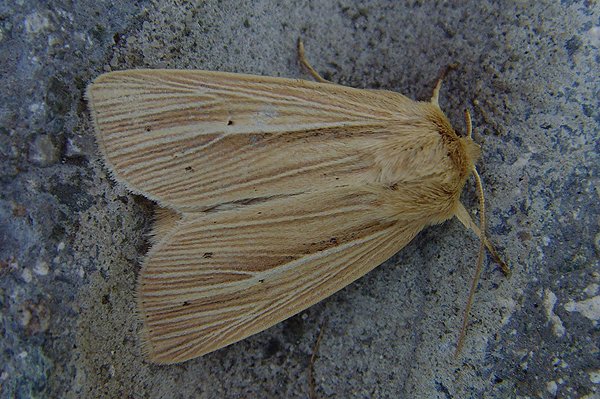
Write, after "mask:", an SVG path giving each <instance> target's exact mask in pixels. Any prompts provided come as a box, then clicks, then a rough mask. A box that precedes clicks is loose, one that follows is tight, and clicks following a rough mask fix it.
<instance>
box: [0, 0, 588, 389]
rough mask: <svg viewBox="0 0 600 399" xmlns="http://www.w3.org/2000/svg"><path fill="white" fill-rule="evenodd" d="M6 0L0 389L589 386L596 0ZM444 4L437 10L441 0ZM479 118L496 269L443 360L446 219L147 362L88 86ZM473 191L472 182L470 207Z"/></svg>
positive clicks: (450, 254) (0, 11)
mask: <svg viewBox="0 0 600 399" xmlns="http://www.w3.org/2000/svg"><path fill="white" fill-rule="evenodd" d="M238 3H241V2H237V1H235V2H234V1H212V0H209V1H205V2H198V3H188V2H183V1H174V0H172V1H155V2H150V1H137V2H123V4H121V2H109V1H103V0H94V1H91V0H83V1H78V2H71V1H66V0H63V1H58V0H57V1H51V2H45V1H39V0H36V1H24V0H15V1H10V2H3V3H0V73H1V76H2V85H0V95H1V99H0V159H1V162H0V181H1V184H2V186H1V191H0V220H1V224H0V305H1V307H2V324H1V331H2V335H3V338H2V340H1V341H0V394H1V396H2V397H6V398H12V397H15V398H28V397H53V398H54V397H64V398H82V397H86V398H88V397H90V398H91V397H98V398H190V397H198V398H267V397H272V398H283V397H289V398H296V397H298V398H300V397H307V395H308V380H307V369H308V364H309V359H310V356H311V353H312V347H313V345H314V342H315V339H316V337H317V334H318V331H319V326H320V325H321V323H322V322H323V320H325V319H326V320H327V323H326V325H325V327H324V328H325V330H324V335H323V339H322V342H321V346H320V351H319V357H318V359H317V361H316V363H315V380H316V392H317V395H318V397H322V398H484V397H485V398H598V397H599V395H600V353H599V345H600V327H599V319H600V289H599V287H600V269H599V268H598V259H599V255H600V228H599V223H600V218H599V208H600V205H599V204H600V201H599V187H600V185H599V180H598V169H599V167H598V166H599V159H598V158H599V156H598V154H599V153H600V151H599V148H598V147H599V133H598V132H599V131H600V118H599V113H598V109H599V88H600V79H599V71H600V68H599V65H598V64H599V62H600V55H599V53H598V47H599V46H600V26H599V22H598V21H599V17H600V7H599V6H598V2H596V1H592V0H587V1H566V0H565V1H561V2H557V1H552V0H545V1H540V2H520V1H514V2H511V1H504V2H493V1H485V0H484V1H466V2H459V1H447V2H423V1H406V2H390V1H376V0H372V1H364V2H352V1H345V0H341V1H331V2H326V1H292V2H281V1H273V0H263V1H255V2H248V3H252V4H247V5H239V4H238ZM434 3H437V5H435V4H434ZM298 36H301V37H303V38H304V40H305V43H306V49H307V53H308V57H309V59H311V60H312V62H313V64H314V66H315V67H316V69H317V70H319V71H321V73H322V74H323V75H324V76H325V77H327V78H329V79H331V80H333V81H335V82H338V83H341V84H345V85H350V86H354V87H365V88H385V89H390V90H396V91H400V92H402V93H404V94H406V95H408V96H410V97H412V98H417V99H427V98H428V97H429V96H430V93H431V89H432V87H433V84H434V81H435V78H436V76H437V73H438V71H439V70H440V69H441V68H442V67H444V66H445V65H447V64H450V63H453V62H459V63H460V67H459V68H458V70H457V71H456V72H454V73H452V74H451V75H450V76H449V77H448V79H447V82H446V84H445V86H444V88H443V90H442V94H441V105H442V108H443V109H445V110H446V112H447V113H448V115H449V116H450V118H451V120H452V121H453V123H454V125H455V126H456V127H457V129H459V130H463V120H462V110H463V109H464V108H465V107H468V108H470V109H471V110H472V111H473V116H474V125H475V128H476V135H475V136H476V139H477V140H478V141H479V142H480V143H482V144H483V151H484V155H483V159H482V161H481V162H480V163H479V168H480V172H481V174H482V177H483V179H484V184H485V190H486V194H487V201H488V209H489V214H488V215H489V224H488V226H489V235H490V236H491V238H492V240H493V241H494V242H495V243H497V245H498V246H499V248H500V249H501V253H502V254H503V255H504V256H505V257H506V258H508V260H509V262H510V264H511V266H512V267H513V269H514V273H513V276H512V277H511V278H510V279H506V278H504V277H503V276H502V274H501V273H500V272H499V271H498V269H497V267H496V266H495V265H493V264H492V263H491V262H490V261H489V259H488V260H487V261H486V269H485V272H484V274H483V278H482V281H481V284H480V287H479V290H478V293H477V297H476V304H475V307H474V309H473V312H472V313H473V314H472V317H471V323H470V327H469V330H468V336H467V341H466V347H465V350H464V352H463V355H462V357H461V358H460V359H458V360H455V359H453V357H452V353H453V350H454V347H455V340H456V337H457V334H458V331H459V328H460V323H461V318H462V314H461V313H462V308H463V306H464V303H465V298H466V295H467V287H468V285H469V284H470V279H471V275H472V273H473V266H474V263H475V258H476V252H477V245H478V242H477V240H476V239H475V238H474V237H473V236H472V234H470V233H468V232H466V231H465V230H464V228H462V226H461V225H460V224H459V223H458V222H457V221H450V222H448V223H445V224H444V225H441V226H435V227H431V228H429V229H427V230H426V231H424V232H423V233H422V234H420V235H419V236H418V237H417V238H416V239H415V240H414V241H413V242H412V243H411V244H410V245H409V246H408V247H407V248H405V249H404V250H403V251H401V252H400V253H399V254H397V255H396V256H394V257H393V258H392V259H390V260H389V261H388V262H386V263H385V264H383V265H382V266H380V267H379V268H377V269H376V270H375V271H373V272H372V273H370V274H369V275H367V276H365V277H364V278H362V279H361V280H359V281H358V282H356V283H354V284H352V285H351V286H349V287H347V288H346V289H344V290H342V291H341V292H339V293H338V294H336V295H334V296H332V297H331V298H328V299H327V300H325V301H323V302H321V303H320V304H318V305H316V306H314V307H312V308H310V309H309V310H307V311H305V312H303V313H301V314H300V315H298V316H296V317H293V318H291V319H289V320H288V321H286V322H283V323H280V324H279V325H277V326H275V327H273V328H271V329H269V330H268V331H265V332H263V333H261V334H258V335H256V336H254V337H252V338H249V339H247V340H245V341H243V342H240V343H238V344H235V345H232V346H230V347H228V348H225V349H222V350H220V351H218V352H215V353H213V354H210V355H207V356H205V357H203V358H199V359H196V360H193V361H189V362H187V363H184V364H180V365H176V366H168V367H160V366H155V365H151V364H148V363H147V362H145V361H144V359H143V358H142V356H141V353H140V349H139V338H138V334H137V333H138V331H139V330H140V323H139V322H138V321H137V319H136V317H135V303H134V287H135V278H136V273H137V272H138V271H139V267H140V264H139V261H140V259H141V257H142V256H143V254H144V253H145V251H146V250H147V249H148V242H147V240H146V238H145V235H144V234H145V232H147V231H148V228H149V225H150V219H151V215H152V209H153V205H152V203H150V202H149V201H146V200H144V199H143V198H141V197H137V196H132V195H130V194H128V193H127V192H126V190H124V188H123V187H122V186H120V185H118V184H115V183H114V182H112V181H111V180H110V179H109V177H108V176H107V171H106V169H105V168H104V167H103V166H102V163H101V160H100V159H99V157H98V154H97V152H96V146H95V143H94V141H93V136H92V130H91V127H90V122H89V115H88V111H87V108H86V104H85V102H84V100H83V91H84V88H85V86H86V85H87V84H88V83H89V82H90V80H91V79H93V78H94V77H95V76H97V75H99V74H100V73H102V72H104V71H108V70H118V69H127V68H137V67H152V68H154V67H156V68H158V67H161V68H165V67H166V68H201V69H213V70H220V71H234V72H246V73H255V74H263V75H275V76H287V77H304V78H308V76H307V74H306V73H305V72H304V71H302V69H301V68H300V67H299V66H298V63H297V58H296V52H295V42H296V39H297V37H298ZM473 186H474V185H473V184H472V182H471V183H469V184H468V187H467V189H466V190H465V193H464V196H463V198H464V201H465V202H466V203H467V205H468V207H469V208H470V209H473V210H474V209H476V198H475V191H474V189H473Z"/></svg>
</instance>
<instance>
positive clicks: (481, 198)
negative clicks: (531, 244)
mask: <svg viewBox="0 0 600 399" xmlns="http://www.w3.org/2000/svg"><path fill="white" fill-rule="evenodd" d="M466 115H467V116H468V119H469V122H470V115H469V113H468V111H467V112H466ZM470 130H471V126H470V123H468V124H467V132H468V133H469V136H470V133H471V131H470ZM472 170H473V176H475V180H476V181H477V194H478V196H479V212H480V214H481V216H480V219H479V226H480V231H481V235H480V237H481V239H480V244H479V254H478V255H477V266H476V267H475V275H474V276H473V280H472V281H471V289H470V290H469V298H468V299H467V305H466V306H465V312H464V314H463V322H462V327H461V329H460V335H459V336H458V341H457V343H456V352H454V357H458V355H460V352H461V351H462V347H463V346H464V343H465V335H466V333H467V324H468V323H469V313H470V312H471V308H472V307H473V298H474V297H475V291H476V290H477V285H478V284H479V278H480V277H481V271H482V270H483V256H484V253H485V242H486V238H485V199H484V196H483V185H482V184H481V177H479V173H477V168H475V166H473V169H472Z"/></svg>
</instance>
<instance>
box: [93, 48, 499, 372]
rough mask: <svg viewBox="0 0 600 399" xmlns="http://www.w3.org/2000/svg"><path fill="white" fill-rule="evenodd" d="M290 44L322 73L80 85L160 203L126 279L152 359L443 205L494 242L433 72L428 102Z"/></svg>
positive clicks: (301, 296) (232, 337)
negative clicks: (470, 205)
mask: <svg viewBox="0 0 600 399" xmlns="http://www.w3.org/2000/svg"><path fill="white" fill-rule="evenodd" d="M299 50H300V58H301V61H302V62H303V64H305V66H307V68H308V69H309V70H310V71H311V73H312V74H313V76H315V78H316V79H317V80H319V82H311V81H305V80H298V79H284V78H273V77H265V76H252V75H244V74H234V73H225V72H209V71H200V70H189V71H185V70H127V71H119V72H110V73H106V74H104V75H101V76H100V77H98V78H97V79H96V80H95V81H94V82H93V83H92V84H91V85H90V86H89V88H88V91H87V99H88V102H89V106H90V110H91V115H92V119H93V122H94V125H95V129H96V137H97V142H98V145H99V147H100V151H101V153H102V155H103V156H104V159H105V161H106V165H107V167H108V169H109V170H110V172H111V174H112V175H113V177H114V178H115V179H116V180H117V181H119V182H121V183H123V184H125V185H126V186H127V187H128V189H130V190H131V191H132V192H134V193H138V194H142V195H144V196H146V197H147V198H149V199H151V200H153V201H155V202H157V203H158V205H159V206H160V209H159V210H158V211H157V214H156V222H155V224H154V228H153V232H152V234H153V246H152V248H151V249H150V251H149V253H148V254H147V256H146V259H145V260H144V263H143V267H142V270H141V272H140V275H139V280H138V287H137V298H138V308H139V313H140V314H141V318H142V320H143V326H144V332H143V336H144V338H143V340H144V349H145V352H146V353H147V355H148V357H149V359H150V360H151V361H153V362H157V363H176V362H181V361H184V360H188V359H191V358H194V357H197V356H202V355H204V354H206V353H209V352H212V351H214V350H217V349H219V348H222V347H224V346H226V345H229V344H232V343H234V342H236V341H239V340H241V339H243V338H246V337H248V336H250V335H252V334H256V333H258V332H260V331H262V330H264V329H266V328H268V327H270V326H272V325H274V324H276V323H278V322H280V321H282V320H284V319H287V318H288V317H290V316H292V315H294V314H296V313H298V312H300V311H302V310H303V309H306V308H307V307H309V306H311V305H313V304H315V303H316V302H318V301H320V300H322V299H324V298H326V297H328V296H330V295H331V294H333V293H334V292H336V291H338V290H340V289H341V288H343V287H345V286H346V285H348V284H350V283H351V282H353V281H354V280H356V279H357V278H359V277H361V276H363V275H364V274H365V273H367V272H368V271H370V270H372V269H373V268H375V267H376V266H378V265H379V264H381V263H383V262H384V261H386V260H387V259H388V258H390V257H391V256H392V255H394V254H395V253H396V252H398V251H399V250H400V249H402V248H403V247H404V246H405V245H406V244H408V243H409V242H410V241H411V240H412V238H413V237H415V235H417V233H419V232H420V231H421V230H422V229H423V228H425V227H427V226H429V225H432V224H437V223H441V222H443V221H445V220H447V219H450V218H452V217H453V216H456V217H457V218H458V219H459V220H460V221H461V222H462V223H463V224H464V225H465V226H466V227H468V228H470V229H472V230H474V231H475V232H476V233H477V234H478V235H479V236H481V237H482V242H484V243H485V244H486V245H487V246H488V248H490V250H492V252H493V248H492V247H491V244H489V241H487V240H486V239H485V237H484V235H483V234H481V233H480V230H479V229H478V228H477V227H476V225H475V224H474V223H473V222H472V220H471V218H470V216H469V214H468V212H467V210H466V209H465V207H464V206H463V205H462V204H461V202H460V198H459V197H460V193H461V191H462V189H463V187H464V185H465V182H466V180H467V178H468V177H469V176H470V175H471V173H472V171H475V166H474V163H475V161H476V160H477V159H478V158H479V155H480V148H479V146H478V145H477V144H476V143H475V142H473V140H472V139H471V137H470V136H465V137H460V136H458V135H457V134H456V132H455V131H454V129H453V128H452V126H451V125H450V122H449V121H448V119H447V118H446V116H445V115H444V113H443V112H442V111H441V109H440V107H439V104H438V96H439V89H440V84H441V80H440V82H439V83H438V85H437V86H436V89H435V91H434V94H433V97H432V99H431V101H429V102H420V101H413V100H411V99H409V98H407V97H405V96H403V95H401V94H398V93H394V92H390V91H385V90H363V89H354V88H350V87H345V86H340V85H337V84H333V83H330V82H327V81H325V80H324V79H322V78H321V77H320V76H319V75H318V73H317V72H316V71H314V69H312V67H310V65H308V63H307V62H306V60H305V59H304V56H303V49H302V47H301V46H300V48H299ZM469 130H470V129H469ZM482 227H483V224H482ZM482 231H483V229H482ZM493 253H494V254H495V252H493ZM496 257H497V256H496ZM480 258H481V256H480ZM479 263H481V259H480V261H479ZM478 269H480V266H478ZM469 306H470V303H469ZM467 312H468V310H467Z"/></svg>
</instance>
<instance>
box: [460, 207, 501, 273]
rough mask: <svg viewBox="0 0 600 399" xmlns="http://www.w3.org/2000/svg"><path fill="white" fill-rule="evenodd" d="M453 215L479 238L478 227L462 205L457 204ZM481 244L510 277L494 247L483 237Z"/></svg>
mask: <svg viewBox="0 0 600 399" xmlns="http://www.w3.org/2000/svg"><path fill="white" fill-rule="evenodd" d="M454 215H455V216H456V217H457V219H458V220H460V222H461V223H462V224H463V225H464V226H465V227H466V228H467V229H470V230H473V232H474V233H475V234H476V235H477V237H479V238H481V230H479V227H477V225H476V224H475V222H473V219H471V216H470V215H469V212H468V211H467V209H466V208H465V206H464V205H463V204H462V203H459V204H458V208H457V210H456V213H455V214H454ZM483 243H484V244H485V246H486V248H487V249H488V251H489V252H490V255H492V258H494V261H495V262H496V263H497V264H498V265H499V266H500V268H501V269H502V272H503V273H504V274H505V275H506V276H510V274H511V271H510V268H509V267H508V265H507V264H506V263H505V262H504V261H503V260H502V258H500V255H498V252H497V251H496V248H494V245H493V244H492V243H491V242H490V241H489V240H488V239H487V237H484V239H483Z"/></svg>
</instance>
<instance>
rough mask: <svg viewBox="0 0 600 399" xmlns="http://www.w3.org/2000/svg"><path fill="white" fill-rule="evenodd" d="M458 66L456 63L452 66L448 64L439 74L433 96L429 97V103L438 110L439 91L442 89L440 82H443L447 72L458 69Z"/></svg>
mask: <svg viewBox="0 0 600 399" xmlns="http://www.w3.org/2000/svg"><path fill="white" fill-rule="evenodd" d="M458 65H459V64H458V63H456V62H455V63H454V64H448V65H446V66H445V67H444V69H442V71H441V72H440V75H439V77H438V80H437V83H436V84H435V87H434V88H433V94H432V95H431V103H432V104H434V105H437V107H438V108H439V107H440V103H439V99H440V89H441V88H442V82H443V81H444V79H446V75H448V72H450V71H451V70H453V69H456V68H458Z"/></svg>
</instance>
